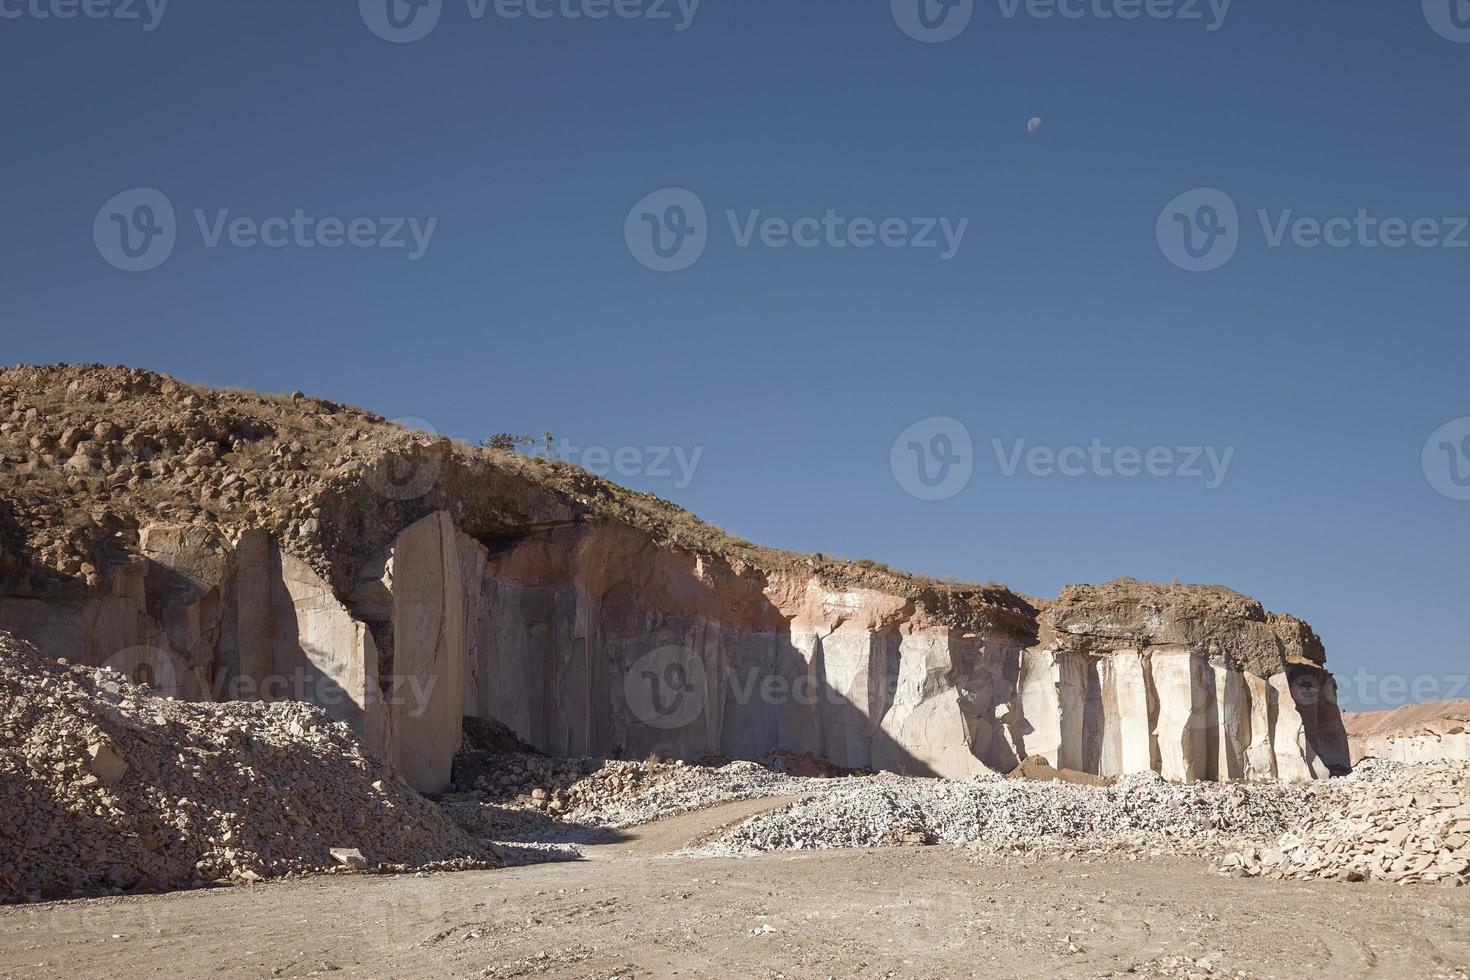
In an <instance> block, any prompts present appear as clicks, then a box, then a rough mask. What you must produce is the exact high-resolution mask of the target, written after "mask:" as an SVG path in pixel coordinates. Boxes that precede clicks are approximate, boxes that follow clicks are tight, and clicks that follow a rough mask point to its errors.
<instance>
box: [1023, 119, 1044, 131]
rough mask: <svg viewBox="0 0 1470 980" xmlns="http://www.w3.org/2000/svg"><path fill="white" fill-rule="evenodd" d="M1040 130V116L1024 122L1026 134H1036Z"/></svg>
mask: <svg viewBox="0 0 1470 980" xmlns="http://www.w3.org/2000/svg"><path fill="white" fill-rule="evenodd" d="M1040 128H1041V117H1040V116H1032V117H1031V118H1030V119H1029V120H1028V121H1027V122H1026V132H1028V133H1034V132H1036V131H1037V130H1038V129H1040Z"/></svg>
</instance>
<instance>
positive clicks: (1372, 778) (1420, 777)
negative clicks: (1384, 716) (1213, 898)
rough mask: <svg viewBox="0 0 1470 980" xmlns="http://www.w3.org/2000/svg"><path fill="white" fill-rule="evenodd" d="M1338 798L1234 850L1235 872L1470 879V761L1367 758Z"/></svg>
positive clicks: (1231, 867) (1228, 860)
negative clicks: (1262, 840) (1264, 840)
mask: <svg viewBox="0 0 1470 980" xmlns="http://www.w3.org/2000/svg"><path fill="white" fill-rule="evenodd" d="M1339 783H1340V785H1341V786H1342V787H1343V788H1344V790H1345V792H1343V793H1342V794H1340V798H1339V799H1338V800H1337V801H1336V802H1335V804H1334V805H1333V806H1330V807H1326V808H1323V809H1321V810H1318V811H1315V812H1313V813H1310V814H1308V815H1307V817H1306V819H1305V820H1303V821H1302V822H1301V823H1299V824H1297V825H1295V826H1293V827H1291V828H1290V829H1289V830H1288V831H1287V832H1286V833H1284V834H1283V835H1282V836H1281V838H1280V839H1279V840H1277V841H1276V842H1275V843H1273V844H1271V845H1270V846H1268V847H1260V848H1247V849H1245V850H1242V851H1237V852H1234V853H1230V854H1227V855H1226V856H1225V857H1224V859H1223V860H1221V862H1220V864H1219V866H1218V870H1219V873H1220V874H1221V875H1225V876H1229V877H1235V878H1247V877H1250V878H1255V877H1268V878H1277V879H1281V878H1285V879H1290V880H1295V881H1304V880H1313V879H1327V880H1334V881H1369V880H1376V881H1390V882H1394V883H1396V884H1400V885H1412V884H1439V885H1444V886H1448V887H1456V888H1458V887H1461V886H1463V885H1465V884H1470V763H1464V762H1451V763H1444V764H1425V765H1414V766H1406V765H1403V764H1401V763H1394V762H1386V761H1379V760H1373V759H1369V760H1365V761H1364V762H1361V763H1359V765H1358V768H1357V769H1356V770H1355V771H1354V773H1353V775H1352V776H1350V777H1348V778H1346V779H1343V780H1340V781H1339Z"/></svg>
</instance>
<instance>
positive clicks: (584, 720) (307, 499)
mask: <svg viewBox="0 0 1470 980" xmlns="http://www.w3.org/2000/svg"><path fill="white" fill-rule="evenodd" d="M0 419H4V420H5V421H3V422H0V628H3V629H8V630H10V631H11V632H13V633H14V634H15V635H17V636H20V637H23V638H25V639H27V640H29V641H31V642H33V643H35V644H36V645H37V646H38V647H40V648H41V649H42V650H43V651H45V652H46V653H47V654H48V655H50V656H53V657H63V656H64V657H68V658H71V659H72V660H73V661H74V662H81V663H86V664H92V665H109V666H113V667H116V668H118V669H120V670H122V671H124V672H125V673H127V674H128V675H129V676H131V677H133V678H135V679H140V680H146V681H147V682H148V683H149V684H150V685H151V686H153V687H154V688H155V689H157V690H159V691H161V692H163V693H167V694H171V695H174V696H177V697H181V698H186V699H193V700H227V699H231V700H267V701H274V700H284V699H297V700H305V701H309V702H312V703H315V704H318V705H320V706H322V707H323V708H325V709H326V711H327V712H328V714H329V715H330V716H331V717H332V718H334V719H337V720H341V721H345V722H348V723H350V724H351V725H352V726H353V728H354V729H355V730H356V731H357V733H358V734H359V736H360V737H361V739H362V740H363V741H364V743H365V744H366V745H367V747H368V748H369V749H370V750H371V751H373V752H374V753H376V754H377V755H378V756H379V757H381V758H384V759H387V760H390V761H392V762H393V763H394V765H396V766H397V767H398V768H399V770H400V771H402V772H403V774H404V775H405V777H406V778H407V779H408V780H409V781H410V782H411V783H412V784H413V785H414V786H416V787H418V788H420V789H425V790H437V789H440V788H442V787H443V786H444V785H445V784H446V783H447V782H448V781H449V778H450V763H451V760H452V758H453V756H454V753H455V750H456V749H457V747H458V746H459V744H460V735H461V727H462V717H463V716H469V717H476V718H493V719H496V720H498V721H499V722H502V723H503V724H504V725H506V726H507V727H508V728H510V729H511V730H512V731H514V733H515V735H516V736H517V737H519V738H521V739H523V740H525V741H526V742H528V743H530V744H531V745H533V746H535V747H536V748H537V749H539V750H541V751H544V752H548V753H553V754H565V755H606V754H611V755H619V754H621V755H625V756H630V757H632V756H646V755H649V754H658V755H661V756H674V757H678V758H683V759H698V758H701V757H704V756H707V755H712V754H719V755H724V756H727V757H730V758H735V759H758V758H760V757H762V756H764V755H766V754H767V753H770V752H772V751H776V750H780V751H786V752H792V753H811V754H813V755H816V756H821V757H823V758H825V759H827V760H829V761H830V762H832V763H833V764H834V765H836V766H840V767H844V768H850V769H862V768H877V769H888V770H893V771H898V772H909V773H914V774H934V775H943V776H964V775H967V774H970V773H976V772H982V771H987V770H996V771H1001V772H1009V771H1011V770H1013V769H1015V768H1016V767H1017V766H1018V765H1019V764H1020V763H1021V762H1022V761H1023V760H1025V759H1027V758H1030V757H1041V758H1044V759H1045V760H1046V761H1047V762H1048V763H1049V764H1050V765H1052V766H1054V767H1056V768H1058V769H1066V770H1076V771H1078V772H1085V773H1092V774H1096V775H1101V776H1114V775H1122V774H1127V773H1133V772H1147V771H1155V772H1160V773H1163V774H1164V775H1165V776H1166V777H1168V778H1170V779H1175V780H1181V781H1192V780H1197V779H1222V780H1223V779H1266V778H1280V779H1309V778H1317V777H1322V776H1325V775H1327V774H1328V773H1329V772H1333V771H1341V770H1344V769H1346V767H1347V765H1348V758H1347V746H1346V740H1345V736H1344V734H1343V731H1342V725H1341V719H1340V717H1339V715H1338V712H1337V707H1336V703H1335V693H1334V688H1333V683H1332V678H1331V675H1330V674H1328V673H1327V671H1326V670H1325V668H1324V666H1323V665H1324V662H1325V653H1324V651H1323V649H1322V644H1321V642H1320V640H1318V638H1317V637H1316V635H1315V634H1314V633H1313V632H1312V631H1311V629H1310V628H1309V627H1307V626H1306V624H1304V623H1302V622H1300V621H1299V620H1296V619H1293V618H1291V617H1289V616H1279V615H1273V614H1270V613H1267V612H1266V611H1265V609H1264V608H1263V607H1262V606H1261V605H1260V604H1259V603H1257V602H1256V601H1255V600H1253V599H1249V598H1247V597H1245V596H1242V595H1240V594H1238V593H1235V592H1232V591H1230V590H1229V589H1225V588H1222V587H1218V586H1164V585H1150V584H1146V583H1140V582H1135V581H1132V580H1120V581H1117V582H1112V583H1108V584H1106V585H1100V586H1072V587H1069V588H1067V589H1066V590H1064V591H1063V593H1062V595H1061V596H1060V597H1059V598H1058V599H1056V600H1055V601H1041V600H1036V601H1031V600H1027V599H1025V598H1023V597H1021V596H1018V595H1016V594H1015V593H1013V592H1011V591H1010V590H1009V589H1006V588H1004V587H1002V586H996V585H985V586H963V585H951V584H945V583H940V582H937V581H934V580H932V579H927V578H923V577H921V576H911V575H904V574H901V573H896V572H892V571H890V570H888V569H886V568H884V567H882V566H876V565H874V564H872V563H849V562H842V561H833V560H829V559H826V558H823V557H822V556H814V555H797V554H791V553H787V552H780V551H775V550H771V549H765V548H759V547H757V546H754V545H751V544H749V543H747V542H743V541H740V540H738V539H733V538H730V537H728V536H726V535H725V534H724V533H723V532H721V531H719V530H718V529H717V528H712V527H710V526H709V525H706V524H703V523H702V522H700V521H698V520H697V519H695V518H694V517H693V516H692V515H689V514H688V513H687V512H685V511H683V510H681V509H679V508H678V507H675V506H674V505H672V504H669V503H667V502H664V501H661V500H658V499H657V498H654V497H651V496H649V495H647V494H637V493H633V492H630V491H628V490H625V489H623V488H621V487H617V486H615V485H614V484H611V483H608V482H606V481H604V480H600V479H598V478H596V477H594V476H592V475H590V474H587V473H585V472H584V471H581V470H579V469H577V468H576V467H573V466H570V465H568V464H565V463H561V462H557V461H553V460H542V459H532V458H527V457H522V456H517V455H515V454H514V453H510V452H504V451H500V450H491V449H476V448H473V447H469V446H464V445H461V444H454V443H451V442H450V441H449V440H446V439H442V438H439V437H435V436H431V435H426V434H423V433H411V432H407V431H404V430H402V429H400V428H397V427H395V426H393V425H391V424H390V423H388V422H387V421H386V420H384V419H382V418H381V417H380V416H375V415H372V414H370V413H365V412H361V411H358V410H356V409H351V408H348V407H346V406H341V405H336V404H333V403H329V402H323V401H320V400H316V399H310V398H306V397H305V396H302V395H299V394H297V395H293V396H291V397H289V398H277V397H272V396H262V395H253V394H248V393H240V392H216V391H209V390H207V389H203V388H197V387H193V386H188V385H184V384H182V383H180V382H177V381H174V380H172V379H168V378H164V377H161V376H159V375H153V374H149V373H148V372H141V371H133V370H128V369H122V368H101V367H67V366H59V367H50V368H15V369H10V370H8V371H4V372H0ZM79 458H81V459H82V462H76V461H77V460H78V459H79Z"/></svg>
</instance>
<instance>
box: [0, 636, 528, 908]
mask: <svg viewBox="0 0 1470 980" xmlns="http://www.w3.org/2000/svg"><path fill="white" fill-rule="evenodd" d="M499 863H500V862H499V861H498V860H497V859H496V858H495V857H494V856H493V855H492V854H490V853H488V852H487V851H486V850H485V849H484V848H482V847H481V846H480V845H478V844H477V843H476V842H475V841H473V840H472V839H470V838H469V837H468V836H467V835H466V834H465V833H464V832H463V831H461V830H460V829H459V828H458V827H456V826H455V825H454V824H453V823H452V822H451V821H450V820H449V819H448V818H447V817H446V816H445V815H444V814H443V813H442V812H441V811H440V810H439V809H438V808H436V807H435V806H434V805H433V804H432V803H430V802H428V801H427V800H425V799H423V798H422V797H420V796H419V795H418V794H416V793H414V792H413V791H412V790H411V789H409V788H408V786H407V785H406V784H404V782H403V781H402V780H401V779H400V778H398V777H397V776H395V775H394V774H393V772H392V770H390V769H388V768H387V767H385V766H384V765H382V764H381V763H378V762H376V761H374V760H373V759H371V758H370V757H368V756H367V755H365V754H364V752H363V751H362V749H361V746H360V745H359V743H358V742H357V741H356V739H354V738H353V736H352V734H351V731H350V730H349V729H348V727H347V726H346V725H345V724H342V723H337V722H332V721H331V720H330V719H328V718H327V716H326V715H325V713H324V712H323V711H322V710H321V709H319V708H316V707H312V706H309V705H306V704H302V703H299V702H283V703H277V704H262V703H240V702H236V703H229V704H196V703H189V702H182V701H174V700H171V699H167V698H161V697H158V696H157V695H155V694H154V693H153V692H152V691H151V690H150V689H149V688H147V687H145V686H140V685H134V684H132V683H131V682H129V681H128V680H127V679H126V678H125V677H124V676H123V675H122V674H119V673H117V672H115V671H111V670H101V669H92V668H83V667H74V666H71V665H69V664H67V663H65V662H53V661H48V660H45V659H43V658H42V657H41V656H39V654H37V653H36V651H35V650H34V649H32V648H30V647H29V646H28V645H26V644H22V643H19V642H18V641H15V640H13V639H12V638H11V637H9V636H8V635H7V634H4V633H0V901H14V900H37V899H52V898H62V897H67V896H72V895H81V894H89V893H99V892H119V891H124V890H136V891H157V890H165V889H174V888H183V887H192V886H198V885H201V884H205V883H208V882H213V881H221V880H235V881H245V882H249V881H260V880H263V879H266V878H272V877H280V876H284V875H291V874H299V873H305V872H311V871H324V870H330V869H333V868H334V867H338V866H339V865H345V866H346V867H350V868H359V869H360V868H369V867H371V868H375V869H378V870H404V869H408V868H460V867H492V866H497V865H498V864H499Z"/></svg>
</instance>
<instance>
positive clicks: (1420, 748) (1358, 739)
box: [1342, 700, 1470, 763]
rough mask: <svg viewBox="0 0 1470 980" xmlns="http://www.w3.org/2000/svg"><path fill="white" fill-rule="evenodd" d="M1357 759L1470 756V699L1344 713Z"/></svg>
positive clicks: (1456, 758) (1435, 759) (1421, 759)
mask: <svg viewBox="0 0 1470 980" xmlns="http://www.w3.org/2000/svg"><path fill="white" fill-rule="evenodd" d="M1342 720H1343V724H1344V725H1345V726H1346V728H1347V733H1348V740H1349V743H1350V745H1351V747H1352V757H1353V762H1354V763H1357V761H1358V760H1359V759H1365V758H1370V757H1371V758H1375V759H1389V760H1391V761H1394V762H1452V761H1463V760H1467V759H1470V700H1458V701H1426V702H1424V703H1423V704H1408V705H1404V706H1403V707H1401V708H1395V709H1393V710H1392V711H1350V712H1347V713H1345V714H1344V715H1343V716H1342Z"/></svg>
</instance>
